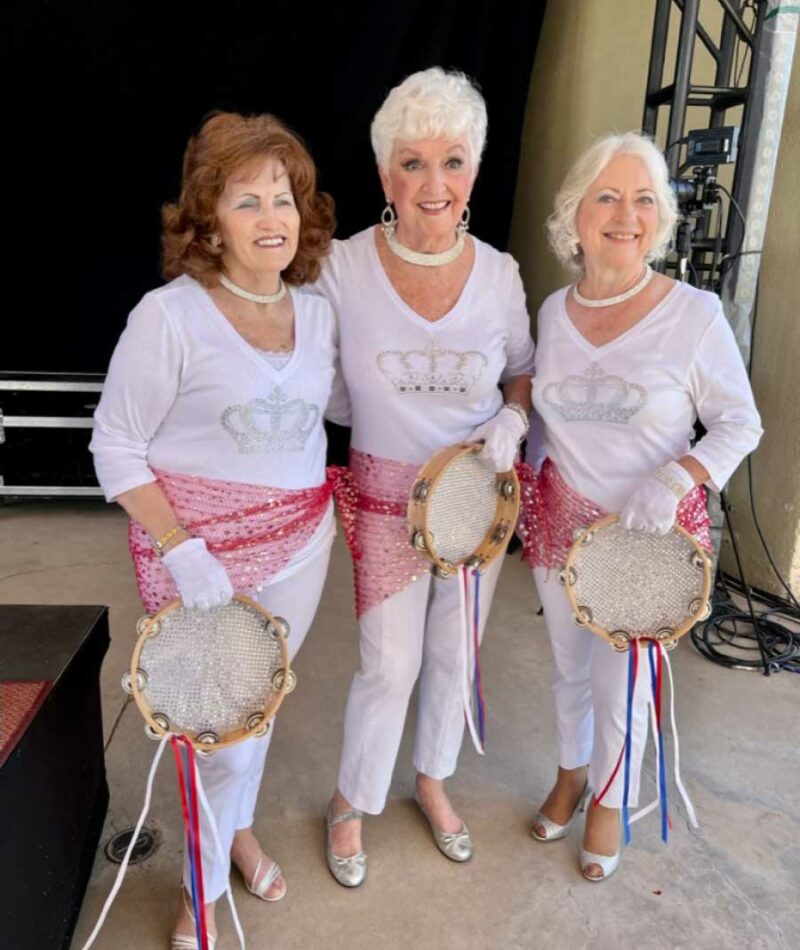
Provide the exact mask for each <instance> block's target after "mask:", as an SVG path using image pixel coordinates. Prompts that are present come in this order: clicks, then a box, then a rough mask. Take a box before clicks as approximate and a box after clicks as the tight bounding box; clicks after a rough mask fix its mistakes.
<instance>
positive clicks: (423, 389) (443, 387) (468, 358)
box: [376, 339, 489, 396]
mask: <svg viewBox="0 0 800 950" xmlns="http://www.w3.org/2000/svg"><path fill="white" fill-rule="evenodd" d="M376 362H377V364H378V369H379V370H380V371H381V373H382V374H383V375H384V376H385V377H386V378H387V379H388V380H389V381H390V382H391V383H392V385H393V386H394V387H395V389H396V390H397V392H398V393H402V394H405V393H454V394H455V395H462V396H466V395H467V394H468V393H469V391H470V390H471V389H472V387H473V386H474V384H475V383H476V382H477V381H478V380H479V379H480V378H481V376H482V375H483V371H484V370H485V369H486V367H487V366H488V364H489V360H488V359H487V357H486V356H484V354H483V353H479V352H478V351H477V350H452V349H445V348H443V347H441V346H440V345H439V342H438V341H437V340H436V339H433V340H431V341H430V343H429V344H428V346H427V348H426V349H418V350H405V351H402V350H384V351H383V352H382V353H379V354H378V356H377V359H376Z"/></svg>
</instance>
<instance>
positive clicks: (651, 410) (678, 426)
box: [523, 133, 761, 881]
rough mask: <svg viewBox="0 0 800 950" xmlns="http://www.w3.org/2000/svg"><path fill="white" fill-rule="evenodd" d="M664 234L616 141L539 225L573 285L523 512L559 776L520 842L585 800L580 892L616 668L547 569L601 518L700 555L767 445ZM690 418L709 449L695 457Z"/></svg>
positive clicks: (552, 826) (658, 205)
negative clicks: (699, 547)
mask: <svg viewBox="0 0 800 950" xmlns="http://www.w3.org/2000/svg"><path fill="white" fill-rule="evenodd" d="M675 220H676V204H675V199H674V197H673V194H672V191H671V189H670V185H669V176H668V172H667V167H666V165H665V163H664V159H663V157H662V156H661V153H660V152H659V151H658V149H657V148H656V146H655V145H654V144H653V143H652V142H650V141H649V140H648V139H646V138H644V137H643V136H641V135H639V134H638V133H628V134H625V135H609V136H606V137H605V138H602V139H600V140H599V141H597V142H595V143H594V145H592V146H591V147H590V148H589V149H588V151H587V152H586V153H585V154H584V155H582V156H581V157H580V158H579V159H578V161H577V162H576V163H575V165H574V166H573V167H572V169H571V170H570V171H569V172H568V174H567V177H566V179H565V180H564V183H563V185H562V187H561V189H560V190H559V192H558V194H557V195H556V200H555V211H554V213H553V214H552V215H551V217H550V219H549V221H548V227H549V237H550V242H551V245H552V248H553V250H554V251H555V254H556V256H557V257H558V258H559V260H560V261H561V262H562V263H563V264H564V265H565V266H567V267H568V268H569V269H571V270H572V271H573V272H574V273H575V274H576V275H577V279H576V281H575V283H574V284H571V285H570V286H568V287H564V288H562V289H561V290H558V291H556V292H555V293H554V294H551V295H550V296H549V297H548V298H547V299H546V300H545V302H544V303H543V304H542V307H541V309H540V311H539V341H538V349H537V356H536V381H535V385H534V393H533V401H534V406H535V408H536V411H537V413H538V414H539V416H541V419H542V420H543V423H544V450H545V453H546V459H545V461H544V464H543V466H542V468H541V471H540V473H539V479H538V484H539V488H540V496H541V498H542V506H541V508H540V510H539V511H538V512H531V511H528V512H526V516H527V517H524V518H523V526H525V524H526V521H527V530H524V535H525V557H526V560H527V561H528V563H529V564H530V566H531V567H532V568H533V575H534V580H535V583H536V588H537V591H538V593H539V598H540V600H541V603H542V606H543V607H544V617H545V622H546V624H547V629H548V633H549V636H550V641H551V644H552V648H553V654H554V659H555V666H556V675H555V681H554V696H555V704H556V717H557V723H558V740H559V741H558V750H559V752H558V754H559V768H558V775H557V778H556V782H555V785H554V786H553V788H552V790H551V792H550V794H549V795H548V797H547V799H546V800H545V802H544V804H543V805H542V807H541V810H540V811H539V813H538V814H537V816H536V818H535V819H534V822H533V827H532V829H531V833H532V834H533V836H534V838H536V839H537V840H538V841H553V840H555V839H558V838H562V837H564V836H565V835H566V833H567V831H568V830H569V827H570V825H571V824H572V821H573V819H574V817H575V815H576V813H577V812H578V811H579V810H580V809H581V806H582V805H584V804H585V803H586V802H587V800H588V798H589V795H590V793H591V789H592V788H593V789H594V790H595V799H594V804H595V806H596V807H592V808H590V809H589V811H588V814H587V820H586V828H585V833H584V842H583V850H582V853H581V870H582V872H583V874H584V876H585V877H586V878H587V879H588V880H591V881H599V880H604V879H605V878H606V877H608V876H609V875H610V874H612V873H613V871H614V870H616V868H617V866H618V863H619V838H620V807H621V805H622V803H623V798H624V790H623V770H622V769H620V770H619V771H618V772H617V774H615V765H616V763H617V761H618V756H619V752H620V748H621V745H622V743H623V740H624V736H625V712H626V683H627V667H628V660H627V657H626V656H623V655H620V654H618V653H616V652H614V651H613V650H611V649H609V648H608V647H607V646H606V645H605V644H603V643H602V642H601V641H600V639H599V638H597V637H596V636H595V635H594V634H592V633H590V632H589V631H588V630H586V629H580V628H578V627H576V626H575V624H574V623H573V620H572V614H571V611H570V607H569V602H568V600H567V596H566V593H565V591H564V589H563V587H561V585H560V584H559V581H558V569H559V568H560V567H561V566H562V565H563V563H564V560H565V558H566V553H567V550H568V548H569V546H570V544H571V542H572V535H573V530H574V529H575V528H576V527H578V526H579V525H581V524H586V523H588V522H590V521H592V520H595V519H596V518H598V517H600V516H601V515H602V514H603V513H610V512H619V513H620V515H621V519H622V522H623V524H624V525H625V527H626V528H629V529H635V530H641V531H653V532H659V533H662V534H663V533H666V532H667V531H668V530H669V529H670V527H671V526H672V524H673V523H674V522H675V521H676V520H677V522H678V523H679V524H681V525H682V526H683V527H684V528H686V529H687V530H688V531H689V532H690V533H691V534H693V535H694V536H695V537H696V538H697V539H698V540H699V541H700V542H701V543H702V544H703V545H704V546H706V547H709V546H710V536H709V520H708V515H707V513H706V505H705V501H706V493H705V488H704V487H703V486H708V487H710V488H711V489H713V490H715V491H718V490H719V489H720V488H721V487H722V486H723V485H724V483H725V482H726V481H727V480H728V478H729V477H730V475H731V473H732V472H733V470H734V469H735V468H736V466H737V465H738V464H739V462H741V460H742V459H743V458H744V457H745V456H746V455H747V454H748V453H749V452H751V451H752V450H753V449H754V448H755V446H756V445H757V444H758V440H759V438H760V435H761V425H760V420H759V416H758V412H757V411H756V408H755V405H754V403H753V396H752V392H751V390H750V384H749V382H748V379H747V375H746V373H745V369H744V366H743V364H742V359H741V356H740V354H739V351H738V349H737V346H736V342H735V340H734V337H733V333H732V332H731V330H730V327H729V326H728V323H727V321H726V319H725V315H724V313H723V311H722V306H721V304H720V300H719V298H718V297H717V296H716V295H715V294H712V293H708V292H706V291H702V290H698V289H696V288H694V287H691V286H690V285H689V284H684V283H677V282H676V281H674V280H671V279H670V278H668V277H666V276H664V275H663V274H657V273H654V271H653V270H652V269H651V267H650V263H649V262H650V261H652V260H654V259H656V258H660V257H663V256H664V255H665V254H666V251H667V248H668V245H669V241H670V237H671V234H672V229H673V226H674V224H675ZM697 419H699V420H700V422H701V423H702V425H703V428H704V429H705V435H703V436H702V438H700V439H699V440H698V441H697V442H696V443H695V444H694V445H693V444H692V439H693V436H694V424H695V421H696V420H697ZM532 514H535V515H536V517H537V518H539V519H540V520H539V523H538V524H534V521H535V518H531V515H532ZM543 528H544V530H543ZM638 686H641V687H642V689H641V690H639V689H638ZM638 686H637V692H636V695H635V697H634V703H633V717H632V759H631V768H630V775H631V787H630V789H629V794H628V803H629V804H631V805H633V804H635V803H636V800H637V797H638V791H639V774H640V770H641V762H642V755H643V750H644V744H645V739H646V734H647V692H646V690H645V689H644V682H643V681H640V683H639V684H638Z"/></svg>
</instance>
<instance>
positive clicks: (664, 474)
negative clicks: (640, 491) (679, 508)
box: [653, 466, 687, 501]
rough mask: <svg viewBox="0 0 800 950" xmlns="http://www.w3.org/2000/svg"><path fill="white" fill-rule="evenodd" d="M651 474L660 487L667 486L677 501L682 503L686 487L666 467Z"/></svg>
mask: <svg viewBox="0 0 800 950" xmlns="http://www.w3.org/2000/svg"><path fill="white" fill-rule="evenodd" d="M653 474H654V475H655V477H656V478H657V479H658V480H659V481H660V482H661V484H662V485H666V486H667V488H668V489H669V490H670V491H671V492H672V494H673V495H674V496H675V497H676V498H677V499H678V501H683V498H684V496H685V495H686V494H687V491H686V487H685V485H684V484H683V482H682V481H681V480H680V479H679V478H677V477H676V476H675V475H673V474H672V472H671V471H670V470H669V469H668V468H667V467H666V466H662V467H661V468H657V469H656V470H655V472H653Z"/></svg>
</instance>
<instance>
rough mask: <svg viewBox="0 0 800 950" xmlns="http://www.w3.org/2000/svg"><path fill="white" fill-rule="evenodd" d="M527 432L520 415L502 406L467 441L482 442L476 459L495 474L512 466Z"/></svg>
mask: <svg viewBox="0 0 800 950" xmlns="http://www.w3.org/2000/svg"><path fill="white" fill-rule="evenodd" d="M527 431H528V427H527V425H526V424H525V423H524V422H523V421H522V413H521V412H519V411H517V410H516V409H511V408H510V407H509V406H503V408H502V409H501V410H500V412H498V413H497V415H496V416H493V417H492V418H491V419H489V420H488V421H487V422H484V423H483V424H482V425H479V426H478V427H477V429H474V430H473V431H472V432H471V433H470V436H469V439H468V440H467V441H469V442H479V441H481V440H483V443H484V445H483V448H482V449H481V452H480V455H479V456H478V457H479V458H480V459H482V460H483V461H484V462H486V464H487V465H489V466H490V467H491V468H493V469H494V471H495V472H507V471H508V470H509V469H510V468H511V467H512V466H513V464H514V459H515V458H516V457H517V450H518V449H519V444H520V442H521V441H522V439H523V438H524V437H525V434H526V433H527Z"/></svg>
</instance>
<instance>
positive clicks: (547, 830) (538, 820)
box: [531, 783, 592, 841]
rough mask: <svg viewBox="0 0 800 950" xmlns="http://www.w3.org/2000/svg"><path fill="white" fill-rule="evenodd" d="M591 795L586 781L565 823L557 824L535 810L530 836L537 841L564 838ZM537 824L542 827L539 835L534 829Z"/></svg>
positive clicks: (584, 809) (584, 808)
mask: <svg viewBox="0 0 800 950" xmlns="http://www.w3.org/2000/svg"><path fill="white" fill-rule="evenodd" d="M591 796H592V790H591V788H590V787H589V785H588V783H587V784H586V785H585V786H584V789H583V791H582V792H581V797H580V798H579V799H578V804H577V805H576V806H575V808H574V809H573V810H572V814H571V815H570V816H569V821H568V822H567V823H566V824H565V825H559V823H558V822H557V821H553V819H552V818H548V817H547V815H544V814H542V812H537V813H536V817H535V818H534V819H533V823H532V824H531V837H532V838H535V839H536V840H537V841H558V839H559V838H566V836H567V835H568V834H569V829H570V828H571V827H572V826H573V824H574V823H575V819H576V818H577V816H578V815H579V814H580V813H581V812H584V811H586V806H587V805H588V804H589V799H590V798H591ZM537 825H541V826H542V827H543V828H544V834H543V835H540V834H539V832H538V831H537V830H536V826H537Z"/></svg>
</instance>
